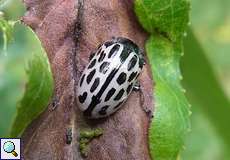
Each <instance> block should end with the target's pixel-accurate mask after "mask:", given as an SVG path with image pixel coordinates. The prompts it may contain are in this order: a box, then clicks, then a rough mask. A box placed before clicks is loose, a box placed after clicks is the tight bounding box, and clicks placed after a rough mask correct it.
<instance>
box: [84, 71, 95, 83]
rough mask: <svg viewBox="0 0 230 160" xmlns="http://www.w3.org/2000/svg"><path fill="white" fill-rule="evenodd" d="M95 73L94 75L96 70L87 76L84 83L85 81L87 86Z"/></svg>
mask: <svg viewBox="0 0 230 160" xmlns="http://www.w3.org/2000/svg"><path fill="white" fill-rule="evenodd" d="M95 73H96V69H94V70H92V71H91V72H90V73H89V75H88V76H87V79H86V81H87V83H88V84H89V83H90V82H91V80H92V79H93V76H94V75H95Z"/></svg>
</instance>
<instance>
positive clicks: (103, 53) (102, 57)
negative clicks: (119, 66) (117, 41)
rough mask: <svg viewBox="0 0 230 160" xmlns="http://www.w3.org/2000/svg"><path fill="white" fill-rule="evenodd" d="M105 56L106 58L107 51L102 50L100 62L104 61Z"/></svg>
mask: <svg viewBox="0 0 230 160" xmlns="http://www.w3.org/2000/svg"><path fill="white" fill-rule="evenodd" d="M104 58H105V52H104V51H102V52H101V54H100V57H99V59H98V62H101V61H103V59H104Z"/></svg>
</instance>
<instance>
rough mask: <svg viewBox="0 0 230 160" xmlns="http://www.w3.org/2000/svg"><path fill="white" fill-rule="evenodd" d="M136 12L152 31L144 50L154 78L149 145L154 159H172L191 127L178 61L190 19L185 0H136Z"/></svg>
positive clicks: (177, 152) (149, 30)
mask: <svg viewBox="0 0 230 160" xmlns="http://www.w3.org/2000/svg"><path fill="white" fill-rule="evenodd" d="M135 2H136V3H135V12H136V14H137V17H138V19H139V21H140V23H141V24H142V26H143V27H144V28H145V29H146V30H147V31H148V32H149V33H151V36H150V39H149V40H148V41H147V43H146V52H147V56H148V59H149V63H150V65H151V70H152V75H153V78H154V82H155V86H154V102H155V111H154V118H153V120H152V122H151V124H150V129H149V148H150V154H151V157H152V159H154V160H175V159H177V157H178V154H179V152H180V151H181V149H182V147H183V144H184V138H185V135H186V134H187V132H188V131H189V129H190V122H189V115H190V111H189V103H188V101H187V100H186V97H185V95H184V93H185V90H184V89H183V88H182V86H181V84H180V81H181V79H182V76H181V73H180V68H179V61H180V58H181V56H182V55H183V45H182V37H183V35H184V33H185V30H186V26H187V24H188V22H189V19H188V15H189V3H188V1H186V0H151V1H150V0H136V1H135Z"/></svg>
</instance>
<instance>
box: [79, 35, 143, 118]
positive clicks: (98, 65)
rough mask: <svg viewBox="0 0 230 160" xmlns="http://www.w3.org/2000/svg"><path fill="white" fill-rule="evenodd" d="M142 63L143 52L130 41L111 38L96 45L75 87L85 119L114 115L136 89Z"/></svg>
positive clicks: (122, 38) (121, 38)
mask: <svg viewBox="0 0 230 160" xmlns="http://www.w3.org/2000/svg"><path fill="white" fill-rule="evenodd" d="M144 64H145V60H144V56H143V52H142V50H141V49H139V47H138V46H137V44H135V43H134V42H133V41H132V40H130V39H128V38H124V37H116V38H112V40H109V41H106V42H104V43H102V44H100V45H99V46H98V48H97V49H96V50H95V51H94V52H92V54H91V55H90V58H89V64H88V65H87V66H86V68H85V69H84V71H83V72H82V75H81V77H80V80H79V82H78V85H77V87H78V88H77V100H78V106H79V108H80V110H82V111H83V114H84V115H85V116H86V117H88V118H103V117H107V116H109V115H111V114H113V113H114V112H116V111H117V110H118V109H119V108H120V107H121V106H122V104H123V103H124V102H125V101H126V100H127V98H128V96H129V94H130V92H131V91H132V90H133V89H134V88H135V89H137V88H138V86H137V85H136V84H137V83H136V82H137V78H138V76H139V74H140V73H141V70H142V68H143V65H144Z"/></svg>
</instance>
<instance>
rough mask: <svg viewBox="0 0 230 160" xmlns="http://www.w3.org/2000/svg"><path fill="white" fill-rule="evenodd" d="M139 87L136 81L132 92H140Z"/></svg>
mask: <svg viewBox="0 0 230 160" xmlns="http://www.w3.org/2000/svg"><path fill="white" fill-rule="evenodd" d="M140 89H141V86H140V82H139V81H136V82H135V84H134V85H133V91H140Z"/></svg>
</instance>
